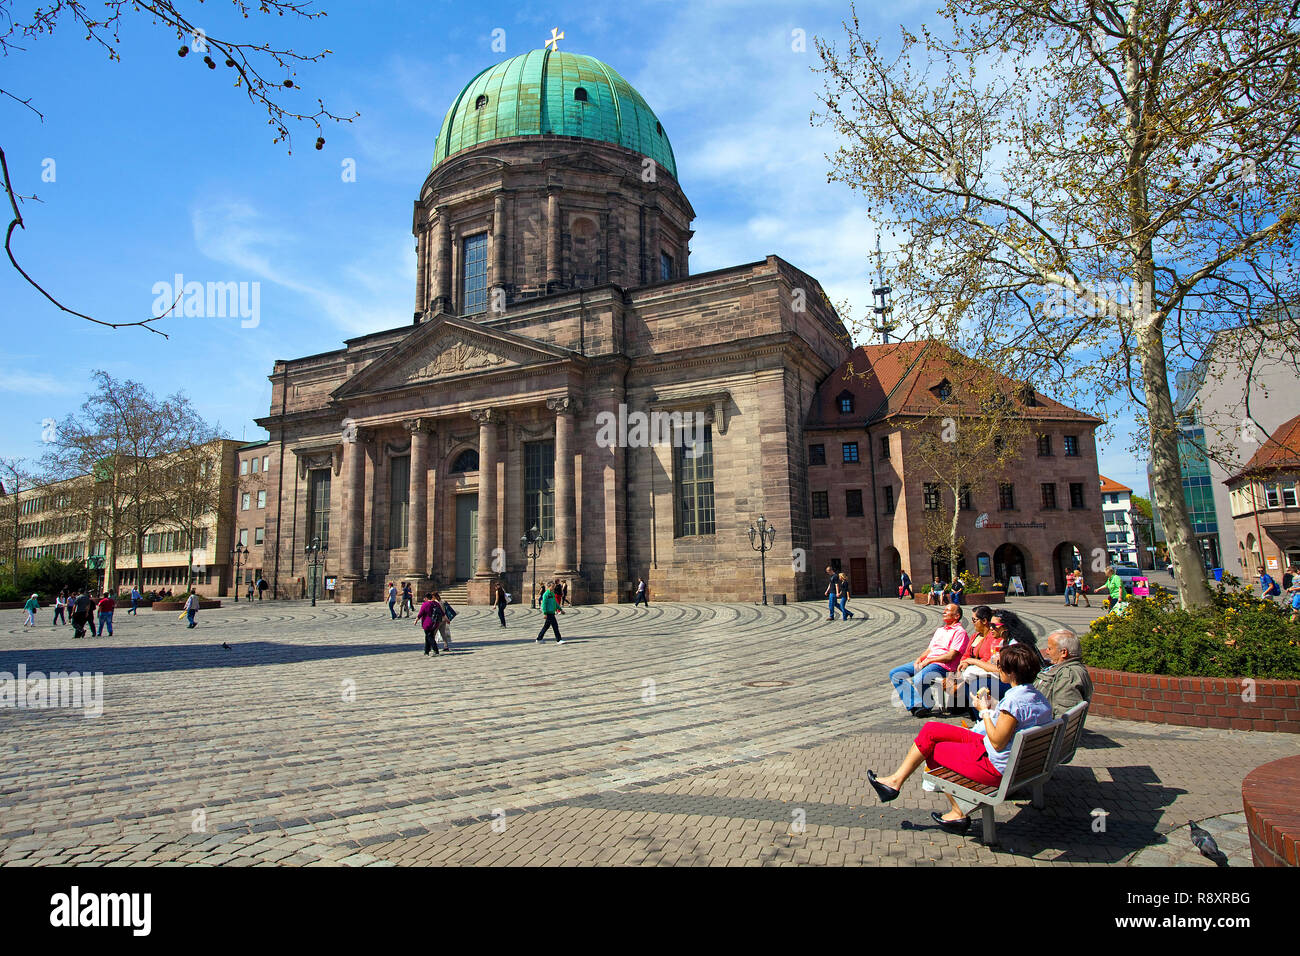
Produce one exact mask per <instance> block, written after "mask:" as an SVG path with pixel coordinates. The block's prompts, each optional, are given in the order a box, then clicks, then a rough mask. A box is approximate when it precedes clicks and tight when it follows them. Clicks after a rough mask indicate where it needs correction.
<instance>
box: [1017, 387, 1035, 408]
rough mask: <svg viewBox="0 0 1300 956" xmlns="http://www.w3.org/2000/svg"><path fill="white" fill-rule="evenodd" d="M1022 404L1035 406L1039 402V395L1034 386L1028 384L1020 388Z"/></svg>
mask: <svg viewBox="0 0 1300 956" xmlns="http://www.w3.org/2000/svg"><path fill="white" fill-rule="evenodd" d="M1020 404H1022V405H1028V406H1029V407H1031V408H1032V407H1034V406H1036V405H1037V404H1038V396H1037V395H1035V394H1034V387H1033V386H1032V385H1026V386H1024V387H1023V388H1022V389H1021V390H1020Z"/></svg>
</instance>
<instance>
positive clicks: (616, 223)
mask: <svg viewBox="0 0 1300 956" xmlns="http://www.w3.org/2000/svg"><path fill="white" fill-rule="evenodd" d="M605 195H606V200H607V202H608V207H607V208H608V209H609V212H608V213H607V214H606V217H605V264H606V270H607V272H606V276H605V281H607V282H612V283H613V284H614V285H616V286H626V285H627V284H628V283H627V276H626V262H625V258H626V257H625V254H624V248H623V217H622V215H621V214H620V213H619V208H620V205H621V200H622V197H621V196H619V194H618V193H614V192H611V193H606V194H605Z"/></svg>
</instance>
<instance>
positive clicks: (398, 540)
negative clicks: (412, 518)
mask: <svg viewBox="0 0 1300 956" xmlns="http://www.w3.org/2000/svg"><path fill="white" fill-rule="evenodd" d="M388 468H389V470H388V546H389V547H390V548H405V547H406V543H407V542H406V527H407V526H406V519H407V516H408V515H409V502H410V494H411V458H410V456H409V455H403V456H402V457H400V458H393V459H391V460H390V461H389V463H388Z"/></svg>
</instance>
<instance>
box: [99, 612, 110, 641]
mask: <svg viewBox="0 0 1300 956" xmlns="http://www.w3.org/2000/svg"><path fill="white" fill-rule="evenodd" d="M105 627H107V628H108V636H109V637H112V636H113V612H112V611H100V612H99V630H97V631H96V632H95V636H96V637H102V636H103V635H104V628H105Z"/></svg>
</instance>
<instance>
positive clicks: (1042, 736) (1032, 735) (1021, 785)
mask: <svg viewBox="0 0 1300 956" xmlns="http://www.w3.org/2000/svg"><path fill="white" fill-rule="evenodd" d="M1064 730H1065V721H1064V720H1063V719H1062V718H1060V717H1058V718H1056V720H1053V721H1052V722H1051V723H1050V724H1044V725H1043V726H1041V727H1033V728H1030V729H1029V730H1021V731H1017V732H1016V737H1015V740H1013V741H1012V742H1011V753H1010V754H1009V755H1008V757H1007V769H1006V770H1005V771H1003V773H1002V780H1001V782H1000V783H999V784H998V786H996V787H993V786H989V785H987V784H983V783H976V782H975V781H974V780H971V779H970V778H969V777H963V776H962V775H961V774H959V773H958V772H957V771H955V770H949V769H948V768H947V767H937V768H935V769H934V770H927V771H925V774H924V776H923V777H922V780H923V781H924V782H925V783H928V784H930V785H931V786H932V787H933V788H934V789H935V790H938V791H940V792H941V793H946V794H949V795H951V796H952V798H953V799H954V800H955V801H957V806H958V807H960V808H961V811H962V812H963V813H965V814H966V815H968V816H969V815H970V812H971V811H972V810H974V809H975V808H976V807H979V808H980V809H981V811H982V814H983V818H984V842H985V843H988V844H993V843H996V842H997V823H996V821H995V820H994V817H993V808H994V807H996V806H998V804H1000V803H1002V802H1003V801H1005V800H1006V799H1007V798H1008V797H1009V796H1010V795H1011V794H1012V793H1013V792H1014V791H1016V790H1023V789H1025V788H1026V787H1041V785H1042V784H1043V783H1044V782H1045V781H1046V780H1047V778H1048V777H1050V776H1051V775H1052V757H1053V756H1054V755H1055V754H1056V753H1057V740H1058V738H1059V737H1060V736H1061V734H1062V733H1063V732H1064ZM1035 792H1036V793H1037V792H1039V791H1035Z"/></svg>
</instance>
